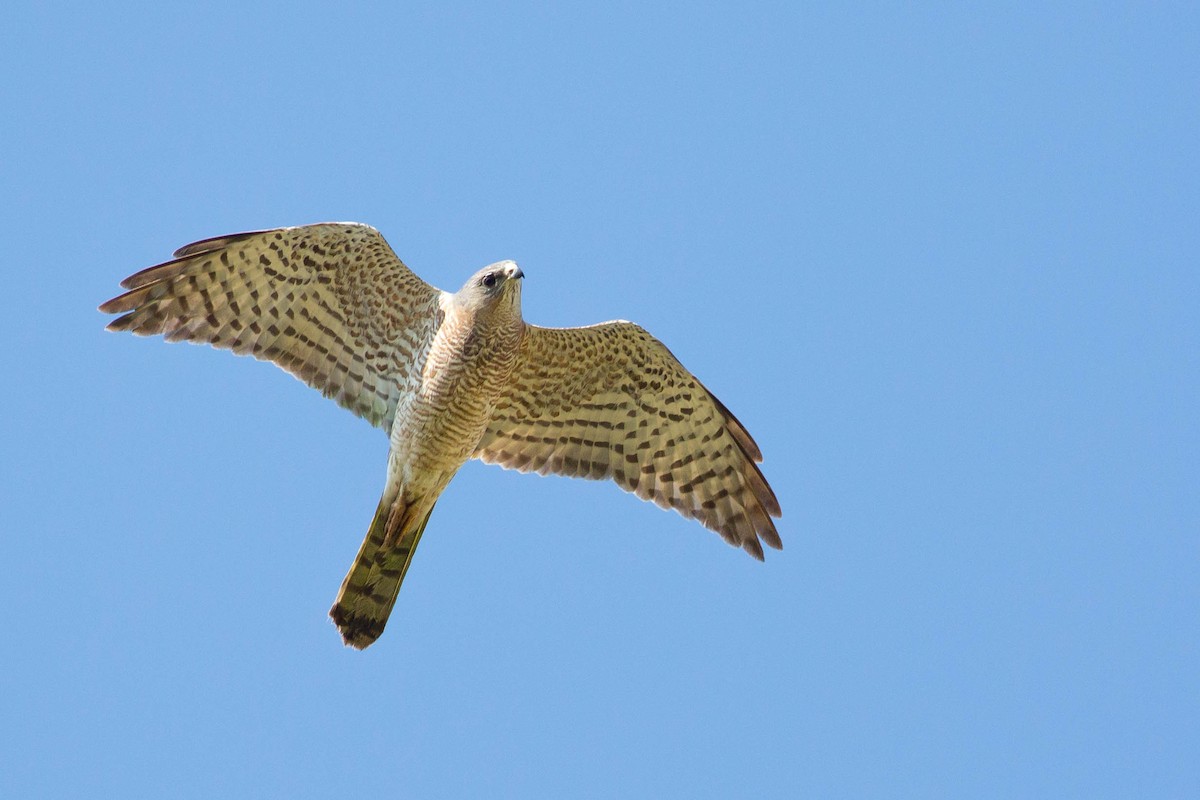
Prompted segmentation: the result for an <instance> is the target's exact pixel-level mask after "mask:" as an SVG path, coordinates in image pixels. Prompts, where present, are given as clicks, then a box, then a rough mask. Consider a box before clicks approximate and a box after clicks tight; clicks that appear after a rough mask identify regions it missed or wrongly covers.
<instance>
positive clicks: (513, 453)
mask: <svg viewBox="0 0 1200 800" xmlns="http://www.w3.org/2000/svg"><path fill="white" fill-rule="evenodd" d="M523 277H524V275H523V273H522V272H521V270H520V269H519V268H518V267H517V265H516V264H515V263H513V262H512V261H501V262H498V263H496V264H492V265H491V266H488V267H484V268H483V269H481V270H479V271H478V272H476V273H475V274H474V275H472V276H471V277H470V278H469V279H468V280H467V282H466V283H465V284H463V286H462V288H461V289H459V290H458V291H457V292H453V293H450V292H444V291H441V290H439V289H436V288H434V287H433V286H430V285H429V284H427V283H425V282H424V281H423V280H421V279H420V278H419V277H417V276H416V274H414V273H413V272H412V271H411V270H410V269H409V268H408V267H406V266H405V265H404V264H403V262H401V261H400V259H399V258H398V257H397V256H396V254H395V253H394V252H393V251H392V249H391V247H389V246H388V244H387V242H386V241H384V239H383V237H382V236H381V235H380V234H379V232H378V231H376V230H375V229H374V228H371V227H369V226H367V225H361V224H358V223H322V224H317V225H304V226H300V227H293V228H278V229H274V230H265V231H254V232H250V233H239V234H234V235H231V236H220V237H217V238H213V239H205V240H202V241H199V242H195V243H194V244H189V245H187V246H185V247H183V248H181V249H179V250H178V251H176V252H175V257H174V259H172V260H171V261H167V262H165V263H163V264H159V265H158V266H154V267H150V268H148V269H145V270H143V271H141V272H138V273H136V274H134V275H131V276H130V277H128V278H126V279H125V280H124V281H122V283H121V286H122V287H123V288H124V289H125V290H126V291H125V293H124V294H121V295H120V296H118V297H115V298H113V299H112V300H109V301H108V302H106V303H104V304H103V305H101V306H100V310H101V311H103V312H105V313H109V314H119V315H120V316H118V317H117V318H116V319H114V320H112V321H111V322H110V323H109V324H108V328H109V330H114V331H130V332H132V333H135V334H139V335H143V336H148V335H155V334H158V335H162V336H164V337H165V338H166V339H167V340H168V341H181V340H182V341H190V342H198V343H207V344H210V345H213V346H214V347H218V348H225V349H229V350H232V351H233V352H234V353H237V354H239V355H252V356H254V357H256V358H259V359H262V360H265V361H271V362H274V363H275V364H277V365H279V366H280V367H282V368H283V369H285V370H287V371H288V372H290V373H292V374H293V375H295V376H296V377H297V378H299V379H300V380H302V381H304V382H305V383H307V384H308V385H309V386H312V387H313V388H314V389H318V390H319V391H321V392H322V393H323V394H324V395H325V396H326V397H329V398H332V399H333V400H335V401H336V402H337V403H338V404H339V405H341V406H343V407H345V408H347V409H349V410H350V411H352V412H354V413H355V414H357V415H359V416H360V417H363V418H364V419H366V420H367V421H368V422H370V423H371V424H372V425H375V426H377V427H379V428H382V429H383V430H384V431H387V432H388V435H389V437H390V442H391V447H390V450H389V453H388V469H387V479H386V483H385V486H384V490H383V496H382V498H381V499H380V501H379V505H378V507H377V508H376V511H375V516H374V519H372V521H371V525H370V528H369V529H368V531H367V536H366V539H365V540H364V542H363V544H362V547H361V548H360V549H359V551H358V556H357V557H356V558H355V559H354V563H353V565H352V566H351V567H350V571H349V573H348V574H347V575H346V578H345V580H344V581H343V583H342V587H341V591H340V592H339V593H338V596H337V600H336V601H335V602H334V604H333V608H332V609H331V610H330V612H329V613H330V616H331V617H332V618H333V620H334V622H335V623H336V624H337V627H338V629H339V631H340V632H341V634H342V638H343V639H344V640H345V642H346V643H347V644H349V645H352V646H354V647H356V648H360V649H361V648H364V647H367V646H368V645H370V644H371V643H372V642H374V641H375V640H376V639H377V638H379V635H380V634H381V633H382V632H383V629H384V625H386V623H387V619H388V616H389V615H390V614H391V611H392V607H393V606H394V605H395V602H396V596H397V594H398V592H399V591H400V584H401V582H402V581H403V580H404V576H405V573H406V572H407V571H408V567H409V564H410V563H411V562H412V557H413V553H414V552H415V550H416V547H417V544H418V542H419V541H420V539H421V535H422V534H423V533H424V532H425V528H426V525H427V524H428V523H429V517H430V514H431V512H432V511H433V507H434V504H435V503H436V502H437V499H438V497H439V495H441V493H442V491H443V490H444V489H445V488H446V485H447V484H448V483H449V482H450V480H451V478H453V477H454V474H455V473H456V472H457V471H458V469H459V468H460V467H461V466H462V465H463V464H464V463H466V461H467V460H468V459H471V458H477V459H480V460H482V461H484V462H487V463H492V464H499V465H501V466H503V467H507V468H510V469H516V470H520V471H522V472H538V473H541V474H543V475H545V474H550V473H555V474H560V475H568V476H573V477H579V478H594V479H611V480H613V481H615V482H616V484H617V485H618V486H620V487H621V488H622V489H624V490H626V491H629V492H633V493H634V494H636V495H637V496H638V497H640V498H642V499H644V500H651V501H653V502H654V503H656V504H658V505H659V506H662V507H663V508H670V509H674V510H676V511H678V512H679V513H680V514H682V515H684V516H685V517H689V518H693V519H696V520H697V521H699V522H700V524H702V525H703V526H704V527H706V528H709V529H710V530H713V531H715V532H717V533H718V534H720V535H721V536H722V537H723V538H724V539H725V541H727V542H729V543H730V544H732V545H736V546H739V547H741V548H742V549H744V550H745V551H746V552H748V553H749V554H750V555H752V556H754V557H755V558H757V559H759V560H761V559H762V557H763V549H762V543H764V542H765V543H766V544H767V545H769V546H771V547H774V548H780V547H782V543H781V542H780V539H779V534H778V532H777V531H776V528H775V523H774V521H773V519H772V518H773V517H778V516H780V508H779V501H778V500H777V499H776V497H775V494H774V492H772V490H771V488H770V486H769V485H768V484H767V481H766V479H765V478H764V477H763V475H762V472H761V471H760V470H759V468H758V462H760V461H761V460H762V453H761V452H760V450H759V448H758V445H757V444H755V442H754V440H753V439H752V438H751V437H750V434H749V433H748V432H747V431H746V429H745V427H743V426H742V424H741V423H740V422H738V420H737V419H736V418H735V417H734V416H733V414H731V413H730V412H729V410H728V409H727V408H726V407H725V406H724V405H722V404H721V402H720V401H719V400H717V398H716V397H714V396H713V394H712V393H711V392H709V391H708V390H707V389H706V388H704V386H703V385H702V384H701V383H700V382H699V381H698V380H697V379H696V378H695V377H694V376H693V375H692V374H691V373H690V372H688V370H687V369H685V368H684V367H683V365H682V364H680V363H679V361H678V360H677V359H676V358H675V357H674V356H673V355H672V354H671V352H670V351H669V350H667V348H666V347H665V346H664V345H663V344H662V343H661V342H659V341H658V340H657V339H655V338H654V337H653V336H651V335H650V334H649V333H647V332H646V331H645V330H643V329H642V328H641V327H639V326H637V325H635V324H633V323H631V322H623V321H615V322H605V323H602V324H599V325H592V326H589V327H583V328H542V327H538V326H536V325H530V324H528V323H526V322H525V321H524V320H523V319H522V317H521V283H522V278H523Z"/></svg>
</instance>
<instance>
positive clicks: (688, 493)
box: [475, 322, 782, 559]
mask: <svg viewBox="0 0 1200 800" xmlns="http://www.w3.org/2000/svg"><path fill="white" fill-rule="evenodd" d="M512 386H513V388H512V390H511V391H510V393H509V394H508V395H507V396H504V397H501V398H500V400H499V401H498V405H497V407H496V409H495V412H494V415H493V418H492V421H491V423H490V424H489V426H488V430H487V432H486V433H485V434H484V436H483V441H482V442H481V443H480V445H479V449H478V451H477V452H476V453H475V456H476V457H477V458H479V459H481V460H483V461H485V462H488V463H494V464H500V465H501V466H503V467H507V468H510V469H517V470H520V471H522V472H539V473H541V474H543V475H545V474H548V473H557V474H560V475H569V476H573V477H580V478H596V479H600V478H612V479H613V480H614V481H616V482H617V484H618V485H619V486H620V487H621V488H623V489H625V490H626V491H629V492H633V493H634V494H636V495H637V496H638V497H640V498H642V499H643V500H653V501H654V502H655V503H657V504H658V505H659V506H662V507H663V508H673V509H675V510H676V511H678V512H679V513H680V514H682V515H683V516H685V517H690V518H694V519H697V520H699V521H700V523H701V524H703V525H704V526H705V527H706V528H709V529H711V530H714V531H716V532H717V533H719V534H721V536H722V537H724V539H725V540H726V541H727V542H729V543H730V544H733V545H735V546H740V547H742V548H743V549H745V550H746V551H747V552H748V553H750V554H751V555H753V556H755V557H756V558H759V559H761V558H762V553H763V551H762V545H761V543H760V541H759V539H760V538H761V540H762V541H763V542H766V543H767V544H768V545H770V546H771V547H775V548H779V547H782V543H781V542H780V539H779V534H778V533H777V532H776V530H775V523H774V522H773V521H772V519H771V517H778V516H779V515H780V509H779V501H778V500H777V499H776V498H775V494H774V493H773V492H772V491H771V487H770V486H768V485H767V482H766V480H765V479H764V478H763V475H762V473H761V472H760V471H759V469H758V466H757V465H756V463H755V462H758V461H761V460H762V454H761V452H760V451H759V449H758V445H756V444H755V443H754V440H753V439H752V438H751V437H750V434H749V433H747V432H746V429H745V428H744V427H742V424H741V423H740V422H738V421H737V419H736V418H734V416H733V414H731V413H730V412H729V410H728V409H727V408H725V406H724V405H722V404H721V402H720V401H719V400H717V398H715V397H713V395H712V394H711V393H710V392H709V391H708V390H707V389H705V388H704V386H703V385H701V383H700V382H699V381H698V380H696V378H695V377H694V376H693V375H692V374H691V373H690V372H688V371H687V370H686V369H685V368H684V367H683V365H682V364H680V363H679V361H678V360H677V359H676V358H675V356H673V355H672V354H671V352H670V351H669V350H667V348H666V347H665V346H664V345H663V344H662V343H661V342H659V341H658V340H657V339H655V338H654V337H653V336H651V335H650V334H649V333H647V332H646V331H645V330H643V329H642V328H640V327H639V326H637V325H634V324H633V323H630V322H606V323H604V324H602V325H593V326H591V327H587V328H539V327H536V326H533V325H530V326H527V328H526V332H525V337H524V339H523V340H522V343H521V350H520V354H519V356H518V359H517V365H516V371H515V377H514V381H513V384H512Z"/></svg>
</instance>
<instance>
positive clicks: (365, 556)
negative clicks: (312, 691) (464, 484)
mask: <svg viewBox="0 0 1200 800" xmlns="http://www.w3.org/2000/svg"><path fill="white" fill-rule="evenodd" d="M394 497H395V495H392V493H390V492H387V493H385V494H384V496H383V499H382V500H380V501H379V507H378V508H377V509H376V510H375V518H374V519H372V520H371V527H370V529H369V530H368V531H367V538H366V539H364V540H363V544H362V547H361V548H359V551H358V556H357V557H355V559H354V566H352V567H351V568H350V572H349V573H347V574H346V579H345V580H344V581H342V588H341V591H339V592H338V596H337V600H335V601H334V603H333V608H331V609H329V616H330V617H332V618H333V621H334V624H336V625H337V627H338V630H339V631H341V634H342V639H343V640H344V641H345V642H346V644H348V645H350V646H351V647H356V648H358V649H359V650H362V649H363V648H365V647H367V646H368V645H370V644H371V643H372V642H374V641H375V640H376V639H378V638H379V636H380V634H382V633H383V628H384V626H385V625H387V620H388V615H389V614H391V613H392V606H394V605H395V604H396V595H397V594H399V592H400V584H401V583H402V582H403V581H404V575H405V573H406V572H408V565H409V564H410V563H411V562H412V557H413V553H415V552H416V550H417V544H418V543H419V542H420V541H421V534H422V533H424V532H425V526H426V525H427V524H428V523H429V515H430V514H431V513H432V512H433V502H430V503H428V504H426V503H424V502H422V501H421V500H415V501H413V502H409V503H406V502H405V501H404V500H403V491H401V492H400V494H399V497H400V498H401V499H395V500H394V499H393V498H394ZM434 502H436V501H434Z"/></svg>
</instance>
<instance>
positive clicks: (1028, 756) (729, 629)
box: [0, 2, 1200, 797]
mask: <svg viewBox="0 0 1200 800" xmlns="http://www.w3.org/2000/svg"><path fill="white" fill-rule="evenodd" d="M3 27H4V30H3V31H2V32H0V101H2V104H3V109H4V111H3V117H2V118H0V120H2V121H0V152H3V157H2V158H0V185H3V187H4V192H3V195H2V197H0V203H2V204H3V206H4V208H3V214H0V226H2V230H3V234H4V236H3V241H4V247H5V253H4V258H3V261H4V264H5V265H6V266H5V268H4V276H5V277H4V280H5V288H6V290H7V296H8V298H9V301H8V304H7V309H6V311H5V313H4V314H3V316H0V334H2V335H3V336H4V339H5V341H6V342H7V344H8V347H7V348H6V355H5V356H4V367H5V369H4V374H5V375H6V376H7V383H6V386H7V387H8V391H5V392H3V394H2V399H0V404H2V408H3V410H2V413H0V426H2V428H3V441H4V445H3V447H4V452H5V455H6V457H5V458H3V459H0V470H2V471H3V472H2V474H0V575H2V576H3V579H2V580H0V602H2V603H3V607H4V608H5V609H6V610H7V614H6V615H5V621H4V623H3V645H0V647H2V648H3V650H2V651H0V686H3V687H4V690H3V691H2V692H0V719H4V720H6V722H5V724H4V725H3V728H4V730H5V731H6V733H0V736H3V737H5V738H8V740H9V741H7V742H6V743H4V744H3V746H2V747H0V794H2V795H4V796H6V797H9V796H11V797H78V796H122V797H138V796H174V797H213V796H221V797H262V796H288V797H328V796H331V795H334V794H335V793H336V794H344V793H345V792H346V791H353V792H355V793H360V794H367V793H373V792H387V793H392V794H396V795H399V796H404V797H473V796H481V795H486V796H514V797H563V796H567V797H573V796H582V797H588V796H593V797H613V796H630V797H638V796H641V797H652V796H653V797H662V796H679V797H730V796H756V797H797V796H811V797H828V796H842V797H851V796H860V797H893V796H969V797H988V796H996V797H1013V796H1031V795H1032V796H1043V797H1048V796H1087V797H1102V796H1113V797H1130V796H1139V797H1180V796H1195V795H1196V794H1197V793H1200V761H1198V760H1197V758H1196V753H1197V752H1198V751H1200V679H1198V678H1197V676H1198V675H1200V646H1198V645H1197V641H1198V637H1197V634H1198V633H1200V630H1198V627H1197V619H1198V616H1200V615H1198V612H1200V497H1198V492H1197V485H1198V484H1197V477H1198V474H1200V458H1198V456H1200V425H1198V423H1197V406H1198V402H1200V370H1198V369H1197V367H1198V366H1200V364H1198V355H1197V354H1198V353H1200V322H1198V320H1197V316H1198V315H1197V307H1198V301H1200V270H1198V269H1197V267H1198V261H1197V253H1198V252H1200V236H1198V231H1200V225H1198V224H1197V221H1198V220H1200V155H1198V154H1200V150H1198V148H1197V131H1198V130H1200V92H1198V91H1197V88H1196V75H1197V74H1200V15H1198V14H1197V12H1196V10H1195V8H1194V7H1193V6H1190V5H1187V4H1179V5H1173V4H1156V5H1154V6H1153V7H1150V6H1149V5H1148V4H1130V5H1120V4H1110V5H1107V6H1105V7H1104V8H1098V7H1096V6H1094V5H1091V4H1080V5H1077V6H1072V5H1068V4H1061V5H1058V6H1056V7H1054V8H1053V9H1041V10H1026V9H1023V8H1022V9H1003V8H990V9H989V8H967V7H965V6H963V5H960V4H950V5H945V6H933V5H930V6H926V7H924V8H919V9H913V8H911V7H909V6H907V5H906V4H879V5H872V6H870V7H869V8H865V9H862V8H860V9H857V10H856V9H852V8H849V7H847V6H845V5H843V4H836V5H830V6H807V7H800V6H799V4H779V5H769V4H729V5H727V6H724V7H721V6H711V5H693V4H658V5H655V6H653V7H650V8H648V7H646V6H645V5H644V4H622V3H617V4H604V5H603V7H602V8H601V7H589V8H579V7H573V6H572V7H567V6H561V7H560V6H543V5H532V6H521V5H520V4H504V5H481V4H470V5H462V6H459V5H455V4H452V3H437V4H421V5H419V4H409V3H403V4H379V5H378V6H363V5H339V6H324V7H322V6H318V5H315V4H307V3H289V4H277V5H262V4H251V5H250V6H246V5H243V4H236V5H235V4H226V5H222V4H209V5H207V6H204V7H192V8H185V7H181V6H177V5H175V4H145V5H137V6H135V5H123V4H121V3H116V4H114V5H109V6H104V7H101V6H100V5H97V4H82V3H80V4H75V5H72V4H69V3H68V4H59V5H57V6H54V7H51V6H50V5H49V4H30V3H21V2H18V3H17V5H16V6H15V8H10V9H9V10H7V11H6V20H5V25H4V26H3ZM337 219H349V220H358V221H362V222H367V223H370V224H372V225H375V226H376V227H378V228H380V229H381V230H382V231H383V233H384V234H385V235H386V236H387V237H388V239H389V241H390V242H391V244H392V245H393V247H394V248H395V249H396V251H397V252H398V253H399V255H400V256H401V257H402V258H404V259H405V261H406V262H407V263H408V264H409V265H410V266H412V267H413V268H414V269H415V270H416V271H417V272H418V273H419V274H421V275H422V276H423V277H425V278H426V279H427V280H429V281H430V282H432V283H434V284H436V285H438V286H441V287H443V288H454V287H457V286H458V285H460V283H461V282H462V280H463V279H464V278H465V277H466V276H467V275H469V274H470V273H471V272H473V271H474V270H475V269H477V268H478V267H480V266H482V265H484V264H487V263H490V262H492V261H496V260H499V259H503V258H513V259H516V260H517V261H518V262H519V263H520V264H521V266H522V268H523V269H524V271H525V273H526V276H527V278H526V282H525V290H524V309H525V316H526V318H527V319H528V320H530V321H532V322H536V323H540V324H545V325H575V324H585V323H591V322H598V321H601V320H605V319H612V318H625V319H632V320H636V321H637V322H639V323H641V324H642V325H644V326H645V327H646V328H648V329H649V330H651V331H652V332H653V333H655V334H656V335H657V336H658V337H659V338H661V339H662V340H663V341H664V342H666V343H667V344H668V346H670V347H671V349H672V350H673V351H674V352H675V353H676V354H677V355H678V356H679V357H680V358H681V360H682V361H683V362H684V363H685V364H687V365H688V366H689V367H690V368H691V369H692V370H693V371H694V372H695V373H696V374H697V375H698V376H699V377H700V378H701V379H702V380H703V381H704V382H705V383H706V384H707V385H708V386H709V388H711V389H712V390H713V391H714V392H715V393H716V394H717V395H718V396H720V397H721V398H722V400H723V401H724V402H725V403H726V404H727V405H728V406H729V407H730V408H732V409H733V410H734V411H735V413H737V414H738V416H739V417H740V418H741V419H742V421H743V422H744V423H745V424H746V425H747V427H748V428H749V429H750V430H751V431H752V432H753V434H754V435H755V437H756V438H757V439H758V441H759V443H760V444H761V445H762V449H763V451H764V453H765V456H766V461H765V463H764V471H765V473H766V475H767V477H768V478H769V479H770V481H771V483H772V485H773V486H774V487H775V490H776V492H777V493H778V495H779V498H780V501H781V503H782V505H783V509H784V516H783V518H782V520H781V521H780V532H781V534H782V536H783V539H784V543H785V549H784V550H783V552H781V553H776V552H769V553H768V559H767V562H766V563H765V564H759V563H756V562H754V561H753V560H751V559H750V558H748V557H746V556H745V555H744V554H743V553H740V552H738V551H737V550H734V549H732V548H730V547H728V546H726V545H725V544H723V543H722V542H721V541H720V540H719V539H718V538H717V537H716V536H714V535H712V534H709V533H707V532H706V531H704V530H702V529H701V528H700V527H699V526H698V525H696V524H695V523H690V522H688V521H686V520H683V519H682V518H678V517H676V516H674V515H670V514H667V513H664V512H662V511H660V510H658V509H656V508H655V507H653V506H651V505H648V504H645V503H641V502H639V501H637V500H636V499H635V498H633V497H632V496H630V495H626V494H624V493H622V492H620V491H619V490H618V489H617V488H616V487H615V486H611V485H605V484H596V483H589V482H582V481H571V480H566V479H562V478H545V479H540V478H536V477H530V476H522V475H518V474H516V473H511V472H505V471H502V470H499V469H497V468H494V467H485V466H483V465H482V464H478V463H472V464H468V465H467V466H466V467H465V468H464V469H463V470H462V472H461V473H460V474H459V475H458V477H457V478H456V479H455V481H454V482H453V483H452V484H451V486H450V488H449V490H448V491H447V493H446V494H445V495H444V497H443V499H442V501H441V502H440V503H439V505H438V508H437V510H436V512H435V513H434V516H433V519H432V522H431V524H430V527H429V530H428V533H427V535H426V536H425V538H424V540H423V541H422V545H421V549H420V551H419V553H418V555H417V558H416V560H415V562H414V566H413V567H412V570H411V572H410V573H409V575H408V578H407V580H406V582H405V585H404V589H403V591H402V592H401V595H400V599H399V602H398V604H397V606H396V611H395V614H394V615H393V617H392V621H391V623H390V625H389V627H388V630H387V632H386V634H385V635H384V637H383V638H382V639H381V640H380V642H379V643H378V644H377V645H376V646H374V647H372V648H371V649H370V650H368V651H366V652H363V653H359V652H354V651H351V650H349V649H345V648H343V647H342V645H341V643H340V641H339V639H338V637H337V635H336V632H335V630H334V628H333V627H332V625H331V624H330V623H329V621H328V620H327V619H326V616H325V613H326V610H327V609H328V607H329V605H330V603H331V602H332V599H333V596H334V594H335V592H336V590H337V588H338V586H339V584H340V581H341V579H342V576H343V574H344V573H345V570H346V568H347V567H348V566H349V564H350V561H351V559H352V557H353V555H354V553H355V551H356V549H357V547H358V545H359V542H360V540H361V537H362V535H363V533H364V532H365V530H366V526H367V524H368V522H369V521H370V518H371V514H372V512H373V510H374V507H375V503H376V501H377V499H378V495H379V492H380V490H381V488H382V482H383V474H384V466H385V458H386V448H387V444H386V438H385V437H384V436H383V435H382V434H380V433H379V432H378V431H376V430H374V429H372V428H370V427H369V426H368V425H367V424H366V423H364V422H362V421H361V420H358V419H356V418H354V417H353V416H351V415H350V414H348V413H346V412H345V411H343V410H341V409H339V408H337V407H336V406H335V405H333V404H332V403H330V402H328V401H326V400H324V399H322V398H321V397H320V396H319V395H318V394H317V393H316V392H313V391H312V390H310V389H308V388H306V387H305V386H303V385H302V384H301V383H299V382H298V381H295V380H293V379H292V378H290V377H288V376H287V375H286V374H284V373H283V372H281V371H279V370H277V369H275V368H273V367H271V366H270V365H266V364H262V363H258V362H255V361H253V360H250V359H238V358H234V357H232V356H230V355H229V354H228V353H224V352H215V351H211V350H208V349H205V348H198V347H190V346H186V345H168V344H165V343H162V342H161V341H158V340H143V339H135V338H134V337H131V336H125V335H120V336H118V335H113V334H108V333H105V332H104V331H103V325H104V321H105V320H104V318H103V316H102V315H101V314H99V313H98V312H97V311H96V310H95V308H96V306H97V305H98V304H99V303H100V302H101V301H103V300H105V299H107V298H108V297H110V296H112V295H113V294H114V293H115V292H116V291H117V282H118V281H119V279H121V278H122V277H124V276H125V275H128V274H129V273H131V272H133V271H135V270H137V269H140V268H141V267H144V266H147V265H150V264H153V263H156V262H158V261H161V260H164V259H165V258H167V257H168V256H169V255H170V253H171V251H172V250H173V249H174V248H176V247H178V246H180V245H182V244H184V243H187V242H189V241H192V240H195V239H199V238H203V237H207V236H212V235H217V234H222V233H228V232H233V231H239V230H246V229H253V228H261V227H270V226H276V225H290V224H301V223H306V222H316V221H321V220H337Z"/></svg>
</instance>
